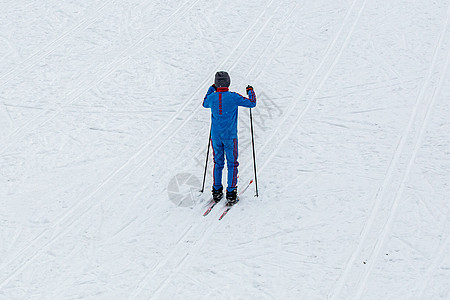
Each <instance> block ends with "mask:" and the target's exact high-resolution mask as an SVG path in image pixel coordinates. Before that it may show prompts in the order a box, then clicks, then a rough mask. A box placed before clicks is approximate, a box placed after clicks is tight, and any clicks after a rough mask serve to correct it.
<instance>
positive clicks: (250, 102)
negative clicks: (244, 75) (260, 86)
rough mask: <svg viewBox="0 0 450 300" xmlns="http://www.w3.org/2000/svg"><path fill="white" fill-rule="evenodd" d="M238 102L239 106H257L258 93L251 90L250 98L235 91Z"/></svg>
mask: <svg viewBox="0 0 450 300" xmlns="http://www.w3.org/2000/svg"><path fill="white" fill-rule="evenodd" d="M234 94H235V99H236V104H237V105H238V106H244V107H250V108H251V107H255V106H256V94H255V91H253V90H249V93H248V98H247V97H244V96H242V95H241V94H238V93H234Z"/></svg>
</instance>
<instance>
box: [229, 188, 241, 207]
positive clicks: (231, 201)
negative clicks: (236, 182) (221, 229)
mask: <svg viewBox="0 0 450 300" xmlns="http://www.w3.org/2000/svg"><path fill="white" fill-rule="evenodd" d="M238 201H239V198H238V196H237V189H234V190H232V191H231V192H230V191H228V190H227V206H233V205H235V204H236V203H237V202H238Z"/></svg>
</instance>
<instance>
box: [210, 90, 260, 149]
mask: <svg viewBox="0 0 450 300" xmlns="http://www.w3.org/2000/svg"><path fill="white" fill-rule="evenodd" d="M248 96H249V98H246V97H244V96H242V95H240V94H238V93H235V92H230V91H229V90H228V88H217V91H216V90H215V89H214V87H212V86H211V87H210V88H209V89H208V92H207V93H206V96H205V98H204V100H203V107H205V108H211V138H212V139H213V140H222V141H224V140H233V139H235V138H237V121H238V107H239V106H244V107H255V106H256V95H255V92H254V91H253V90H249V95H248Z"/></svg>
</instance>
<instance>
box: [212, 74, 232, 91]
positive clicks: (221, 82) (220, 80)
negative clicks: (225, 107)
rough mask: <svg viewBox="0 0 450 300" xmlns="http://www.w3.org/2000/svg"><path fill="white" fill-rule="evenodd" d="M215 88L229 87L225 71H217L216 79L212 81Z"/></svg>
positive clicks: (228, 77)
mask: <svg viewBox="0 0 450 300" xmlns="http://www.w3.org/2000/svg"><path fill="white" fill-rule="evenodd" d="M214 84H215V85H216V87H218V88H219V87H229V86H230V76H229V75H228V73H227V72H225V71H219V72H217V73H216V78H215V80H214Z"/></svg>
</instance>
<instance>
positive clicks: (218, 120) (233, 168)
mask: <svg viewBox="0 0 450 300" xmlns="http://www.w3.org/2000/svg"><path fill="white" fill-rule="evenodd" d="M229 86H230V76H229V75H228V73H227V72H224V71H219V72H217V73H216V75H215V80H214V84H213V85H212V86H210V87H209V89H208V92H207V93H206V96H205V98H204V100H203V107H205V108H209V109H211V143H212V148H213V156H214V171H213V177H214V179H213V181H214V183H213V187H212V195H213V199H214V201H215V202H219V201H220V200H221V199H222V198H223V186H222V170H223V168H224V166H225V156H226V159H227V168H228V178H227V184H228V186H227V194H226V198H227V205H233V204H235V203H236V202H237V201H238V199H237V180H238V166H239V163H238V160H237V159H238V134H237V121H238V107H239V106H244V107H255V106H256V94H255V92H254V91H253V87H251V86H250V85H249V86H247V95H248V98H247V97H244V96H242V95H240V94H238V93H235V92H230V91H229V90H228V87H229Z"/></svg>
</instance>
